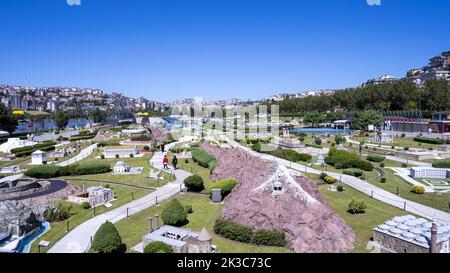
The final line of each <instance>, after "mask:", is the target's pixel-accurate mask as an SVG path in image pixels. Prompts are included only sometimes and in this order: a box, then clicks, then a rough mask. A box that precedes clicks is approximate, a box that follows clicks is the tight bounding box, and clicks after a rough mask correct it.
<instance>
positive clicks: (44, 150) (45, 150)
mask: <svg viewBox="0 0 450 273" xmlns="http://www.w3.org/2000/svg"><path fill="white" fill-rule="evenodd" d="M37 150H41V151H43V152H50V151H54V150H55V146H47V147H41V148H37V149H33V150H28V151H24V152H16V153H14V154H15V155H16V157H25V156H29V155H31V154H32V153H34V152H35V151H37Z"/></svg>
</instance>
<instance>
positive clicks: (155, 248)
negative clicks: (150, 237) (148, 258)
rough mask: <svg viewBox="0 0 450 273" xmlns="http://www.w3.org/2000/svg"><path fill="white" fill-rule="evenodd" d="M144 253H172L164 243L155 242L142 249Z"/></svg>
mask: <svg viewBox="0 0 450 273" xmlns="http://www.w3.org/2000/svg"><path fill="white" fill-rule="evenodd" d="M144 253H173V248H172V246H170V245H168V244H166V243H164V242H159V241H155V242H151V243H149V244H147V245H146V246H145V247H144Z"/></svg>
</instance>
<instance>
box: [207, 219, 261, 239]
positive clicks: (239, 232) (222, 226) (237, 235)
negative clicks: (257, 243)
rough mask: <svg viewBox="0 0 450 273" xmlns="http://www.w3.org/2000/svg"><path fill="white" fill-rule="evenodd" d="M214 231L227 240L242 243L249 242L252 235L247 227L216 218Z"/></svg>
mask: <svg viewBox="0 0 450 273" xmlns="http://www.w3.org/2000/svg"><path fill="white" fill-rule="evenodd" d="M214 232H215V233H216V234H219V235H221V236H223V237H225V238H227V239H229V240H233V241H238V242H243V243H250V242H251V241H252V237H253V234H252V230H251V229H250V228H249V227H246V226H244V225H240V224H236V223H233V222H231V221H228V220H220V219H219V220H216V222H215V223H214Z"/></svg>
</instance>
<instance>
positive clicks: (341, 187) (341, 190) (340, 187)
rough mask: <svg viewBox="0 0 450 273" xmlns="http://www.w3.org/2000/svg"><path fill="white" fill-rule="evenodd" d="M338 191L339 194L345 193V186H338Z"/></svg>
mask: <svg viewBox="0 0 450 273" xmlns="http://www.w3.org/2000/svg"><path fill="white" fill-rule="evenodd" d="M336 189H337V191H338V192H343V191H344V186H342V185H338V186H337V187H336Z"/></svg>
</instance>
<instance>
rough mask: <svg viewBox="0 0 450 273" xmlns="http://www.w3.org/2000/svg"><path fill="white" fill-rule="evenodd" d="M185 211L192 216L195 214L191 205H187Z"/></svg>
mask: <svg viewBox="0 0 450 273" xmlns="http://www.w3.org/2000/svg"><path fill="white" fill-rule="evenodd" d="M184 211H185V212H186V213H188V214H191V213H193V212H194V210H193V209H192V206H191V205H190V204H187V205H185V206H184Z"/></svg>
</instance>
